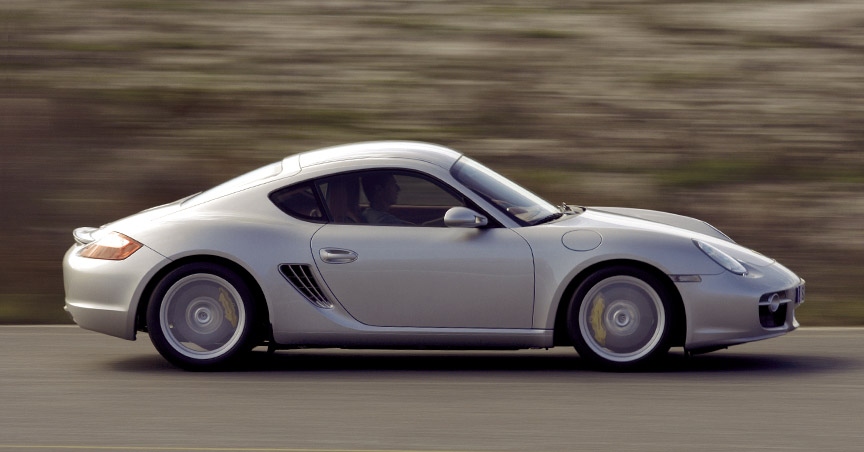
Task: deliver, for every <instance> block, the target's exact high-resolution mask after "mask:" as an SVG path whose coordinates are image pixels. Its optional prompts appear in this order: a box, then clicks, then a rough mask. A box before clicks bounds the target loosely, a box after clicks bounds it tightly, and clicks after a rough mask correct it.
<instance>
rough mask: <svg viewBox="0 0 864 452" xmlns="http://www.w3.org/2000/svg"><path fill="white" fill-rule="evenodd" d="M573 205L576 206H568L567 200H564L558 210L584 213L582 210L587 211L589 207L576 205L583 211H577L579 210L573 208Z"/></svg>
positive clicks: (568, 212) (569, 212)
mask: <svg viewBox="0 0 864 452" xmlns="http://www.w3.org/2000/svg"><path fill="white" fill-rule="evenodd" d="M573 207H574V206H568V205H567V203H566V202H562V203H561V205H560V206H558V210H560V211H561V213H567V214H579V213H582V212H585V211H586V210H588V209H587V208H585V207H582V206H575V207H576V208H577V209H580V210H581V212H577V211H575V210H573Z"/></svg>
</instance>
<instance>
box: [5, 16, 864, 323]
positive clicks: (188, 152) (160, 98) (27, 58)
mask: <svg viewBox="0 0 864 452" xmlns="http://www.w3.org/2000/svg"><path fill="white" fill-rule="evenodd" d="M0 25H2V28H0V52H2V54H0V115H2V117H0V120H2V121H0V158H2V161H0V171H2V174H0V184H2V186H0V188H2V192H0V193H2V206H0V231H2V232H0V245H2V248H0V323H23V322H43V323H44V322H68V319H67V318H66V316H65V314H64V313H63V311H62V305H63V283H62V277H61V267H60V261H61V259H62V256H63V253H64V252H65V250H66V249H67V248H68V246H69V245H71V243H72V236H71V232H72V229H73V228H75V227H78V226H99V225H101V224H103V223H105V222H108V221H110V220H114V219H117V218H120V217H123V216H126V215H128V214H132V213H134V212H137V211H139V210H142V209H144V208H146V207H150V206H153V205H157V204H162V203H165V202H169V201H173V200H175V199H178V198H180V197H183V196H186V195H188V194H191V193H194V192H197V191H200V190H202V189H205V188H208V187H210V186H212V185H215V184H217V183H218V182H221V181H223V180H225V179H228V178H230V177H232V176H234V175H237V174H239V173H243V172H246V171H248V170H250V169H253V168H255V167H258V166H261V165H263V164H266V163H269V162H272V161H275V160H277V159H280V158H282V157H284V156H286V155H290V154H293V153H296V152H301V151H304V150H309V149H313V148H318V147H324V146H329V145H334V144H340V143H345V142H353V141H364V140H380V139H410V140H422V141H430V142H435V143H439V144H443V145H447V146H450V147H453V148H455V149H457V150H460V151H462V152H465V153H466V154H468V155H470V156H472V157H473V158H476V159H478V160H480V161H481V162H484V163H486V164H488V165H489V166H491V167H493V168H495V169H497V170H499V171H501V172H502V173H504V174H505V175H507V176H510V177H511V178H513V179H514V180H516V181H517V182H519V183H521V184H522V185H525V186H526V187H528V188H530V189H532V190H533V191H535V192H537V193H538V194H540V195H542V196H544V197H545V198H547V199H548V200H550V201H552V202H555V203H560V202H561V201H566V202H568V203H571V204H581V205H595V206H600V205H616V206H627V207H640V208H646V209H659V210H666V211H670V212H675V213H679V214H683V215H689V216H694V217H697V218H700V219H703V220H706V221H708V222H709V223H711V224H713V225H714V226H716V227H718V228H720V229H721V230H723V231H724V232H726V233H727V234H729V235H730V236H731V237H732V238H734V239H736V240H737V241H738V242H739V243H741V244H743V245H745V246H749V247H753V248H756V249H757V250H759V251H761V252H763V253H765V254H767V255H769V256H771V257H775V258H777V259H778V260H780V261H781V262H782V263H784V264H785V265H786V266H787V267H790V268H791V269H792V270H793V271H795V272H797V273H798V274H799V275H801V276H802V277H804V278H805V279H807V282H808V293H807V295H808V298H807V302H806V303H805V304H804V305H803V306H802V308H801V309H800V310H799V318H800V319H801V321H802V323H804V324H805V325H826V324H830V325H853V324H854V325H861V324H864V303H862V294H864V268H862V267H864V2H862V1H861V0H849V1H845V0H813V1H792V0H775V1H763V0H737V1H723V2H721V1H710V0H703V1H699V0H689V1H688V0H667V1H659V0H656V1H655V0H617V1H616V0H609V1H603V0H595V1H590V0H587V1H580V0H560V1H516V0H509V1H508V0H502V1H492V0H489V1H484V0H474V1H470V2H463V1H436V0H425V1H373V0H341V1H340V0H327V1H318V0H308V1H267V0H244V1H234V0H224V1H217V0H206V1H204V0H202V1H187V0H155V1H145V0H92V1H77V0H40V1H38V2H34V1H31V0H3V2H2V3H0Z"/></svg>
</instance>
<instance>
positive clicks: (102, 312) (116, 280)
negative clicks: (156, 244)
mask: <svg viewBox="0 0 864 452" xmlns="http://www.w3.org/2000/svg"><path fill="white" fill-rule="evenodd" d="M80 248H81V246H80V245H75V246H73V247H71V248H70V249H69V250H68V251H67V252H66V256H65V257H64V258H63V284H64V287H65V290H66V306H65V307H64V309H65V310H66V312H68V313H69V314H70V315H71V316H72V320H73V321H75V323H77V324H78V326H80V327H81V328H84V329H88V330H92V331H97V332H100V333H105V334H108V335H111V336H116V337H119V338H123V339H128V340H135V314H136V311H137V309H138V301H139V300H140V299H141V294H142V292H143V290H144V287H145V285H146V282H147V281H149V279H150V277H151V276H152V274H154V273H155V272H156V271H157V270H158V269H159V268H161V267H162V266H164V265H165V264H166V263H167V262H168V259H166V258H165V257H164V256H162V255H160V254H159V253H156V252H155V251H153V250H151V249H149V248H147V247H142V248H141V249H139V250H138V251H136V252H135V253H134V254H133V255H131V256H129V257H128V258H126V259H124V260H122V261H112V260H102V259H90V258H84V257H80V256H78V254H77V253H78V251H79V250H80Z"/></svg>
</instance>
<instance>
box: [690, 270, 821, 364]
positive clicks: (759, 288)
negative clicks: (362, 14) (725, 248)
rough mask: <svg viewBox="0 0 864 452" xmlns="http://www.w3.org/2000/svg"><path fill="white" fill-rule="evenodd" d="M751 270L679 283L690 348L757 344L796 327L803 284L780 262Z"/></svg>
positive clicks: (702, 277)
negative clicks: (796, 313)
mask: <svg viewBox="0 0 864 452" xmlns="http://www.w3.org/2000/svg"><path fill="white" fill-rule="evenodd" d="M749 270H750V272H749V273H748V275H747V276H739V275H735V274H732V273H730V272H724V273H721V274H718V275H702V276H701V279H702V281H701V282H699V283H689V282H688V283H676V286H677V287H678V290H679V292H680V293H681V298H682V300H683V302H684V309H685V311H686V315H687V336H686V339H685V343H684V348H685V349H686V350H700V349H711V348H717V347H725V346H729V345H735V344H742V343H745V342H752V341H758V340H762V339H768V338H772V337H776V336H781V335H783V334H786V333H788V332H790V331H792V330H794V329H795V328H798V326H799V325H798V321H797V320H796V319H795V308H797V307H798V306H799V305H800V304H801V303H802V302H803V301H804V300H803V293H804V291H803V286H804V280H802V279H801V278H799V277H798V276H796V275H795V274H794V273H792V272H791V271H789V270H788V269H786V267H783V266H782V265H780V264H778V263H774V264H771V265H769V266H766V267H756V268H753V267H751V268H750V269H749ZM799 288H800V289H799ZM774 294H777V295H778V296H777V297H774V298H772V296H773V295H774ZM772 301H773V306H771V304H772V303H771V302H772Z"/></svg>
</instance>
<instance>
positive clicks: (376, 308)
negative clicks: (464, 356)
mask: <svg viewBox="0 0 864 452" xmlns="http://www.w3.org/2000/svg"><path fill="white" fill-rule="evenodd" d="M355 176H356V177H357V178H358V179H359V180H354V179H352V178H353V177H355ZM381 176H384V178H385V179H386V178H387V177H388V176H392V179H394V180H396V181H397V188H395V189H394V188H392V187H389V188H384V189H382V190H383V191H385V192H388V193H390V194H387V195H383V196H385V197H386V196H389V197H390V198H393V197H394V196H392V192H393V190H396V191H397V192H398V196H395V198H398V199H391V200H392V201H394V202H393V203H392V204H390V205H389V206H386V207H385V206H382V205H380V203H377V204H376V202H375V199H370V198H376V196H375V195H373V194H371V193H370V191H371V190H374V188H370V186H369V183H367V182H369V181H371V180H372V179H375V178H379V179H380V178H381ZM343 181H344V178H343V179H341V180H340V179H333V178H330V179H324V180H322V181H320V183H319V188H320V190H321V192H322V197H323V198H324V199H326V203H325V204H326V206H327V209H328V210H332V211H338V213H336V214H335V215H334V214H331V218H334V217H338V218H341V219H340V220H335V221H334V222H331V223H329V224H326V225H324V226H323V227H321V229H319V230H318V231H317V232H316V233H315V235H314V236H313V237H312V243H311V244H312V253H313V255H314V258H315V261H316V264H317V266H318V269H319V271H320V274H321V275H322V277H323V279H324V281H325V283H326V284H327V286H328V287H329V288H330V291H331V292H332V293H333V294H334V295H335V296H336V298H337V300H338V301H339V303H341V304H342V306H343V307H344V308H345V309H346V310H347V311H348V312H349V313H350V314H351V315H352V316H354V318H356V319H357V320H358V321H360V322H362V323H365V324H367V325H373V326H392V327H449V328H460V327H464V328H531V326H532V317H533V303H534V299H533V298H534V295H533V294H534V264H533V259H532V255H531V250H530V248H529V246H528V244H527V243H526V242H525V240H524V239H523V238H522V237H521V236H519V235H518V234H516V233H515V232H513V231H511V230H509V229H507V228H502V227H489V228H478V229H473V228H467V229H466V228H448V227H446V226H444V224H443V215H444V212H446V210H447V209H448V208H450V207H455V206H465V204H466V200H465V198H463V197H462V196H461V195H459V194H458V193H456V192H455V191H453V190H452V189H450V188H448V187H446V186H444V185H443V184H442V183H440V182H438V181H436V180H434V179H432V178H429V177H428V176H425V175H422V174H420V173H412V172H406V171H395V170H394V171H390V172H384V173H382V172H381V171H367V172H361V173H352V175H351V177H349V181H348V185H349V186H350V187H359V186H360V185H361V184H360V183H359V182H360V181H362V187H363V188H362V189H360V191H361V193H359V195H360V196H356V195H354V196H348V198H351V200H350V201H349V204H351V206H350V207H347V208H346V207H345V206H344V199H345V198H346V196H345V195H344V188H342V187H341V185H340V184H341V182H343ZM354 199H357V203H358V204H359V206H354V205H353V204H352V203H353V202H354V201H353V200H354ZM469 207H473V206H469ZM346 211H354V212H356V213H355V214H352V215H350V217H355V218H359V219H350V218H348V217H349V216H346V215H344V212H346ZM357 214H359V215H357Z"/></svg>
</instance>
